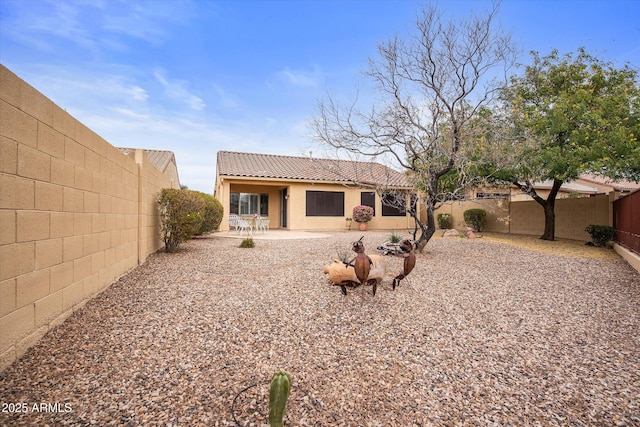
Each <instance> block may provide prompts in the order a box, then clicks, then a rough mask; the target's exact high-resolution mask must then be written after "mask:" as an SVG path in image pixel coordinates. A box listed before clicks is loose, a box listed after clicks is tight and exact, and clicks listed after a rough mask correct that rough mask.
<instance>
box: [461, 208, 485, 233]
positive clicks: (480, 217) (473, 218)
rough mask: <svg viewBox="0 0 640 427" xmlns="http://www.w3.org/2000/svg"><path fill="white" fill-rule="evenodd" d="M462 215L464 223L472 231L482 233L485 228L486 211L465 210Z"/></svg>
mask: <svg viewBox="0 0 640 427" xmlns="http://www.w3.org/2000/svg"><path fill="white" fill-rule="evenodd" d="M463 215H464V222H466V223H467V225H468V226H470V227H472V228H473V230H474V231H482V230H484V228H485V227H486V226H487V211H485V210H484V209H467V210H466V211H464V214H463Z"/></svg>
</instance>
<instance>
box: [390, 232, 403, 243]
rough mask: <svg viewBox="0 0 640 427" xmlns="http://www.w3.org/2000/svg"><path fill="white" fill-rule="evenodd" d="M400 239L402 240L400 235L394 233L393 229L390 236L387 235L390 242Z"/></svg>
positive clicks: (398, 241)
mask: <svg viewBox="0 0 640 427" xmlns="http://www.w3.org/2000/svg"><path fill="white" fill-rule="evenodd" d="M400 240H402V236H400V235H399V234H396V232H395V231H393V232H392V233H391V236H390V237H389V241H390V242H391V243H400Z"/></svg>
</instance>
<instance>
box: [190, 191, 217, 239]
mask: <svg viewBox="0 0 640 427" xmlns="http://www.w3.org/2000/svg"><path fill="white" fill-rule="evenodd" d="M194 193H196V194H197V195H198V196H199V197H200V198H201V199H202V201H203V202H204V211H203V213H202V216H203V219H202V224H201V225H200V230H199V231H198V234H199V235H200V234H204V233H210V232H212V231H215V230H217V229H218V227H220V222H222V216H223V215H224V208H223V207H222V203H220V201H218V199H216V198H215V197H213V196H212V195H210V194H207V193H201V192H199V191H194Z"/></svg>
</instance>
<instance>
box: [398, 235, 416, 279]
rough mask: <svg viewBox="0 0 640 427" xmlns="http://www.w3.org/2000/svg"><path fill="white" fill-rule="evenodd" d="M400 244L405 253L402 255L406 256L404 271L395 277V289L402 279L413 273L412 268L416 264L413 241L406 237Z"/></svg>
mask: <svg viewBox="0 0 640 427" xmlns="http://www.w3.org/2000/svg"><path fill="white" fill-rule="evenodd" d="M399 246H400V249H402V250H403V251H404V253H403V254H402V255H401V256H403V257H404V266H403V269H402V273H400V274H398V275H397V276H396V277H394V278H393V289H395V288H396V286H398V285H399V284H400V281H401V280H402V279H404V278H405V277H407V275H408V274H409V273H411V270H413V267H415V266H416V254H415V252H414V251H413V245H412V244H411V242H410V241H409V240H406V239H405V240H403V241H401V242H400V244H399Z"/></svg>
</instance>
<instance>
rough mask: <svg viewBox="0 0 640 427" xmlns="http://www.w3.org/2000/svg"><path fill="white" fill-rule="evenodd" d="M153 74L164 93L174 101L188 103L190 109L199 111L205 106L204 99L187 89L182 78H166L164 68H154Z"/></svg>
mask: <svg viewBox="0 0 640 427" xmlns="http://www.w3.org/2000/svg"><path fill="white" fill-rule="evenodd" d="M153 75H154V76H155V78H156V80H158V82H160V84H161V85H162V86H163V87H164V90H165V93H166V95H167V96H168V97H169V98H171V99H174V100H176V101H180V102H183V103H186V104H187V105H189V107H190V108H191V109H192V110H197V111H201V110H204V108H205V107H206V106H207V104H205V102H204V100H202V98H200V97H199V96H196V95H194V94H192V93H191V92H189V90H187V88H186V86H187V82H186V81H184V80H176V79H168V78H167V77H166V76H165V71H164V70H156V71H154V73H153Z"/></svg>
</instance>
